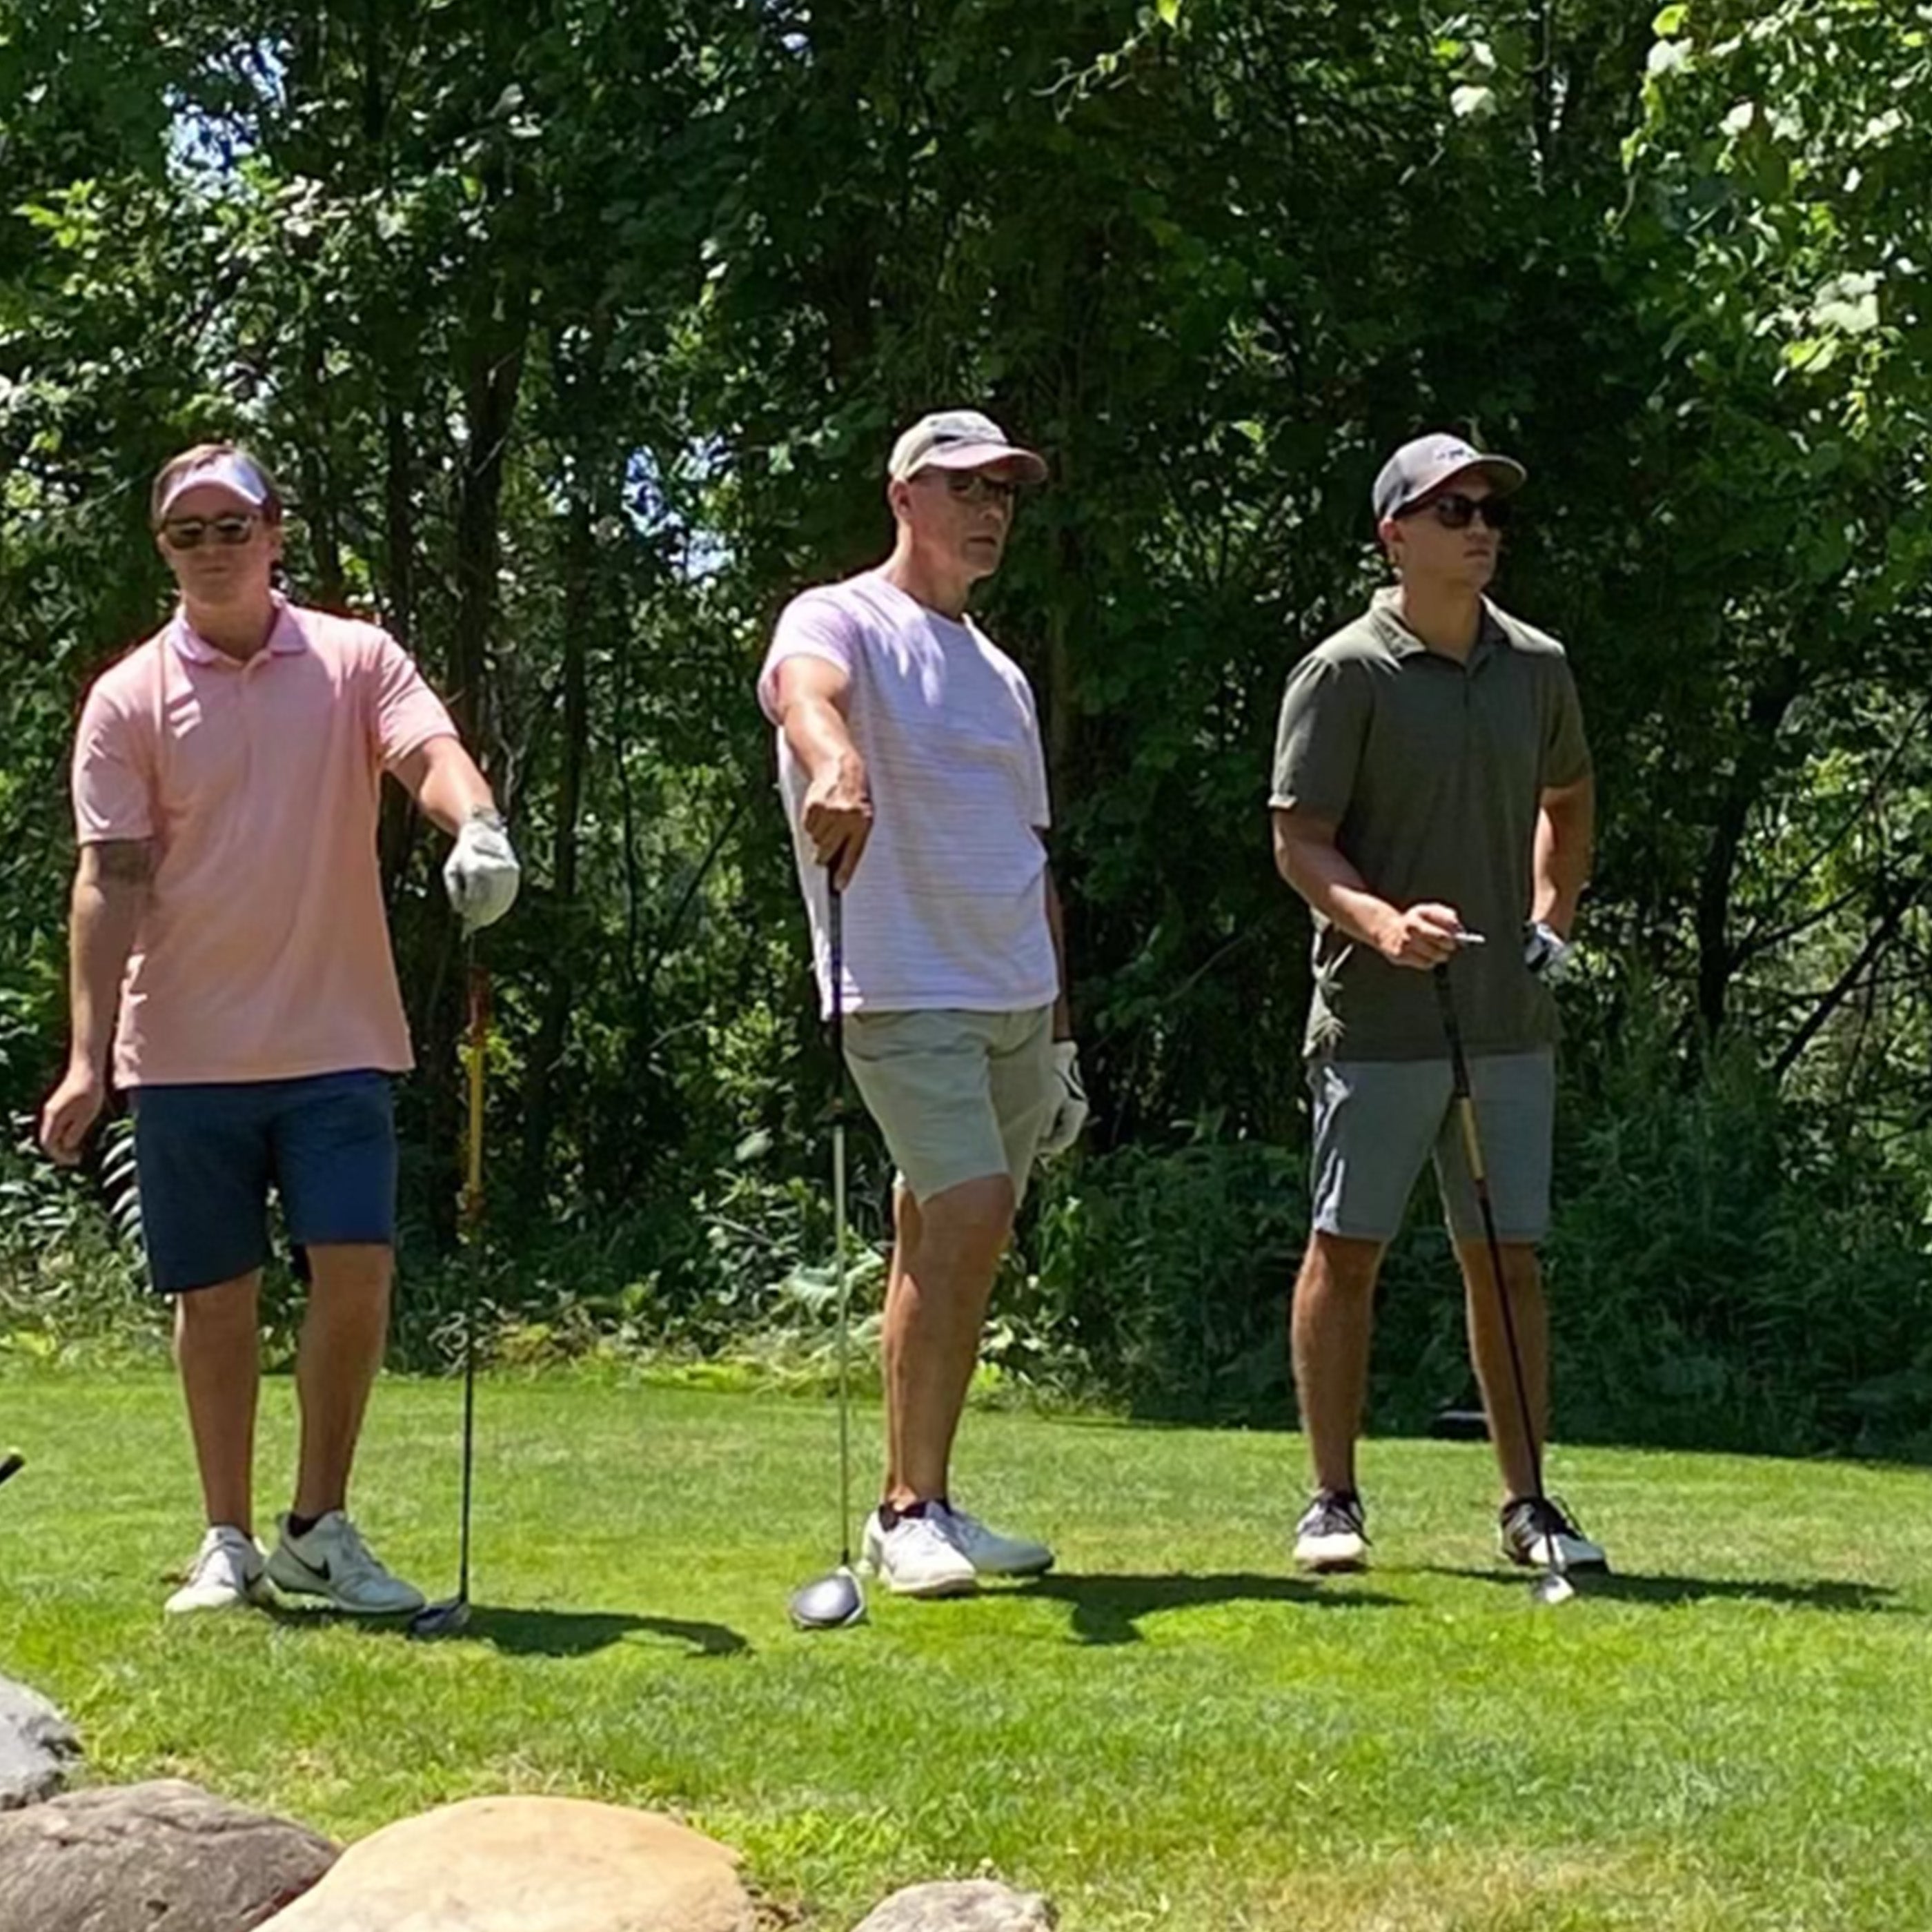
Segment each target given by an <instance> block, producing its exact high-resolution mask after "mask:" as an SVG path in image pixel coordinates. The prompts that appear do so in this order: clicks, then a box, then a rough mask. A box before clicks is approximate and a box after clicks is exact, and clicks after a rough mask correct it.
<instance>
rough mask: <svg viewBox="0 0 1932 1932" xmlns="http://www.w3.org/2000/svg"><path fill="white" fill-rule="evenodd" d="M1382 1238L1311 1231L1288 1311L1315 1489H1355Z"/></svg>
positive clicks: (1296, 1387) (1366, 1393) (1297, 1389)
mask: <svg viewBox="0 0 1932 1932" xmlns="http://www.w3.org/2000/svg"><path fill="white" fill-rule="evenodd" d="M1382 1252H1383V1244H1382V1243H1381V1242H1379V1241H1357V1240H1355V1239H1353V1238H1351V1237H1349V1236H1347V1235H1325V1234H1323V1233H1322V1232H1320V1231H1319V1229H1318V1230H1317V1231H1316V1232H1314V1233H1313V1234H1312V1235H1310V1237H1309V1241H1308V1249H1307V1253H1305V1254H1304V1256H1303V1257H1302V1262H1301V1274H1299V1275H1298V1277H1296V1280H1295V1303H1294V1307H1293V1310H1292V1314H1291V1316H1290V1325H1291V1334H1292V1343H1293V1352H1294V1358H1295V1394H1296V1396H1297V1397H1298V1400H1299V1401H1300V1403H1301V1426H1302V1428H1303V1430H1304V1432H1305V1433H1307V1437H1308V1451H1309V1456H1310V1460H1311V1461H1312V1462H1313V1465H1314V1475H1315V1486H1316V1488H1317V1489H1319V1490H1337V1491H1349V1490H1354V1488H1355V1442H1356V1439H1357V1438H1358V1436H1360V1435H1361V1431H1362V1412H1363V1409H1364V1407H1365V1406H1366V1405H1367V1400H1368V1388H1369V1341H1370V1335H1371V1334H1372V1332H1373V1327H1374V1313H1375V1292H1376V1277H1377V1276H1378V1275H1379V1274H1380V1273H1381V1271H1382Z"/></svg>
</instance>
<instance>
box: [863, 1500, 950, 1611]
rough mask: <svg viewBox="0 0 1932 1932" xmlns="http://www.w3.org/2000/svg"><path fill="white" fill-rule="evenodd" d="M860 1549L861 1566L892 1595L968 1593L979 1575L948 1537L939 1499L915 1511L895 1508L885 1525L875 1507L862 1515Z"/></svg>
mask: <svg viewBox="0 0 1932 1932" xmlns="http://www.w3.org/2000/svg"><path fill="white" fill-rule="evenodd" d="M860 1551H861V1554H860V1559H859V1564H860V1568H862V1569H865V1570H869V1571H871V1572H872V1573H873V1574H874V1575H876V1576H877V1577H878V1579H879V1580H880V1582H881V1583H883V1584H884V1585H885V1586H886V1589H888V1590H889V1591H891V1592H892V1594H893V1595H894V1596H895V1597H965V1596H970V1595H971V1594H972V1592H973V1590H974V1587H975V1586H976V1585H977V1582H978V1580H979V1578H978V1572H977V1571H975V1570H974V1568H973V1559H971V1557H970V1556H968V1555H967V1554H966V1553H965V1550H962V1548H961V1547H959V1544H957V1543H956V1541H954V1540H953V1520H952V1517H951V1516H950V1514H949V1513H948V1512H947V1509H946V1508H945V1506H944V1505H943V1504H941V1503H937V1502H932V1503H928V1504H927V1505H926V1506H925V1508H923V1509H922V1510H921V1511H919V1514H918V1515H917V1516H905V1515H902V1514H898V1513H897V1512H895V1514H894V1519H893V1521H892V1523H891V1525H890V1526H887V1524H886V1521H885V1518H884V1515H883V1512H882V1511H878V1510H874V1511H873V1512H872V1514H871V1515H870V1516H868V1517H867V1518H866V1519H865V1539H864V1541H863V1542H862V1544H861V1546H860Z"/></svg>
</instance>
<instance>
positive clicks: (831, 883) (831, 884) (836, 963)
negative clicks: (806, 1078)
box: [825, 859, 845, 1082]
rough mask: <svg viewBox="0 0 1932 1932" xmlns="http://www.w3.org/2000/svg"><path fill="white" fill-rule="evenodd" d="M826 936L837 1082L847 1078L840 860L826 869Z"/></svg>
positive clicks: (843, 936)
mask: <svg viewBox="0 0 1932 1932" xmlns="http://www.w3.org/2000/svg"><path fill="white" fill-rule="evenodd" d="M825 907H826V916H825V939H826V953H827V954H828V956H829V957H828V959H827V962H826V964H827V966H828V968H829V972H830V975H831V980H832V1075H833V1078H834V1079H835V1081H837V1082H843V1081H844V1078H845V895H844V893H843V892H841V891H840V890H839V889H838V862H837V860H836V859H834V860H832V862H829V864H828V865H826V868H825Z"/></svg>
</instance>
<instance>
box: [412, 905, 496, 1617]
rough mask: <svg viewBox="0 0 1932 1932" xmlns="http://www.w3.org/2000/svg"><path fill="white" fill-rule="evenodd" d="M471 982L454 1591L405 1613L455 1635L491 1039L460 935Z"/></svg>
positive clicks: (481, 984)
mask: <svg viewBox="0 0 1932 1932" xmlns="http://www.w3.org/2000/svg"><path fill="white" fill-rule="evenodd" d="M463 945H464V950H465V953H466V956H467V959H466V965H467V967H468V976H467V977H468V979H469V1046H468V1049H467V1052H466V1058H467V1060H468V1062H469V1111H468V1121H467V1133H466V1139H465V1142H464V1149H463V1161H464V1165H463V1214H462V1220H463V1501H462V1504H461V1506H460V1507H461V1514H460V1529H459V1530H458V1537H457V1552H458V1554H457V1565H456V1595H455V1596H453V1597H448V1598H444V1599H443V1601H441V1602H440V1603H435V1604H426V1605H425V1607H423V1608H422V1610H419V1611H417V1613H416V1615H415V1616H413V1617H412V1618H411V1619H410V1636H412V1637H455V1635H457V1634H458V1632H459V1631H462V1630H463V1629H464V1628H466V1626H467V1625H468V1624H469V1499H470V1493H471V1490H472V1484H473V1481H474V1477H475V1465H476V1298H477V1295H478V1292H480V1286H481V1283H480V1280H479V1277H480V1276H481V1272H482V1265H483V1061H484V1053H485V1052H486V1050H487V1048H488V1046H489V1040H490V980H489V975H488V974H487V972H485V971H484V968H482V967H481V966H480V965H478V963H477V959H476V940H475V935H474V934H473V933H466V935H465V936H464V941H463Z"/></svg>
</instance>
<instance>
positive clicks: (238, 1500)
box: [175, 1268, 262, 1535]
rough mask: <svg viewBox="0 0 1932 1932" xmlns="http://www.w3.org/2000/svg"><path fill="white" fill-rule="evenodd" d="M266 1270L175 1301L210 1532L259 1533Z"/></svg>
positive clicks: (178, 1359) (178, 1350)
mask: <svg viewBox="0 0 1932 1932" xmlns="http://www.w3.org/2000/svg"><path fill="white" fill-rule="evenodd" d="M261 1283H262V1274H261V1271H260V1269H259V1268H257V1269H256V1270H254V1271H253V1272H251V1273H250V1274H245V1275H237V1276H236V1277H234V1279H233V1280H229V1281H224V1282H219V1283H215V1284H214V1286H211V1287H208V1288H196V1289H190V1290H189V1291H188V1292H187V1293H185V1294H184V1295H176V1296H175V1366H176V1367H178V1369H179V1370H180V1371H181V1393H182V1394H183V1395H184V1397H186V1398H187V1420H188V1429H189V1431H190V1434H191V1435H192V1436H193V1439H194V1458H195V1465H196V1468H197V1469H199V1472H200V1474H201V1494H202V1502H203V1504H204V1505H205V1508H206V1510H207V1513H208V1526H209V1527H210V1528H213V1527H214V1526H216V1525H217V1524H220V1523H226V1524H230V1525H232V1526H233V1527H234V1528H235V1529H239V1530H240V1531H241V1532H242V1533H243V1534H244V1535H254V1527H255V1526H254V1506H255V1505H254V1470H255V1412H256V1407H257V1398H258V1395H259V1392H260V1388H261V1380H262V1370H261V1350H260V1331H259V1327H258V1316H257V1304H258V1301H259V1295H260V1288H261Z"/></svg>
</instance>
